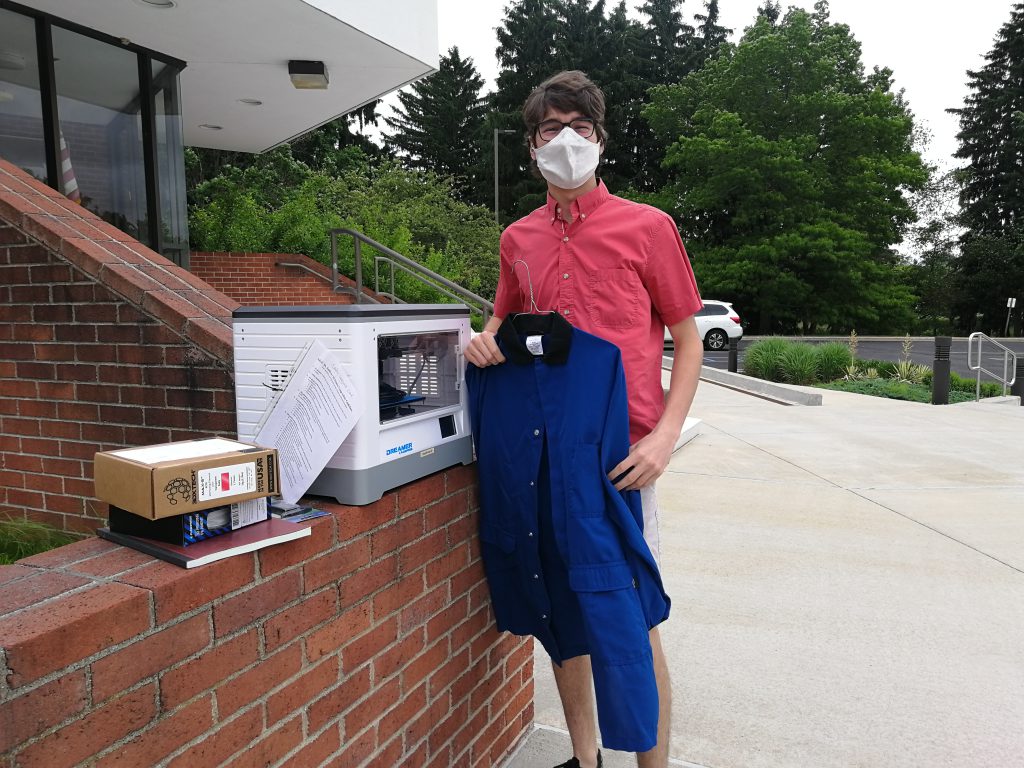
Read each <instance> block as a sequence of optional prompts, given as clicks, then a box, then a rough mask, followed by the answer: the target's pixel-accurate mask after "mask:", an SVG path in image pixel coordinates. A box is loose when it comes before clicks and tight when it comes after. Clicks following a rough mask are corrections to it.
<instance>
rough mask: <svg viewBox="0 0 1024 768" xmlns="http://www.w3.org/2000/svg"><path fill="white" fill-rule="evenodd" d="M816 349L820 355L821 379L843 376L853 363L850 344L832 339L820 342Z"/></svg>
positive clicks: (826, 379) (819, 369) (819, 371)
mask: <svg viewBox="0 0 1024 768" xmlns="http://www.w3.org/2000/svg"><path fill="white" fill-rule="evenodd" d="M815 349H816V352H817V355H818V378H819V379H820V380H821V381H833V380H835V379H841V378H843V376H844V374H846V372H847V369H848V368H849V367H850V366H851V365H852V364H853V355H852V354H851V353H850V347H849V345H848V344H843V343H842V342H838V341H830V342H827V343H825V344H820V345H819V346H817V347H816V348H815Z"/></svg>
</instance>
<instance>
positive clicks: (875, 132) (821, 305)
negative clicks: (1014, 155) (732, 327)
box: [644, 2, 928, 333]
mask: <svg viewBox="0 0 1024 768" xmlns="http://www.w3.org/2000/svg"><path fill="white" fill-rule="evenodd" d="M644 114H645V116H646V117H648V119H649V120H650V121H651V124H652V126H653V128H654V131H655V134H656V135H657V136H658V137H659V138H660V139H661V140H662V141H663V142H665V144H666V145H668V150H667V152H666V159H665V165H666V168H667V169H668V171H669V173H670V174H671V178H670V183H668V184H667V185H666V186H665V187H664V188H663V189H662V190H661V191H660V192H659V193H658V194H657V195H656V196H655V197H654V201H655V202H656V203H657V204H659V205H661V206H662V207H663V208H664V209H665V210H667V211H669V212H671V213H673V214H675V215H676V216H678V218H679V220H680V221H682V223H683V226H684V230H685V232H686V235H687V240H688V242H689V244H690V248H691V253H692V255H693V263H694V269H695V270H696V272H697V275H698V278H699V279H700V281H701V284H702V289H703V291H704V293H705V294H706V295H709V296H710V295H720V296H721V297H723V298H728V299H730V300H733V301H736V302H737V304H738V305H739V306H741V307H743V308H744V311H745V313H746V314H747V315H749V316H751V317H754V318H756V319H757V325H758V330H759V331H760V332H762V333H767V332H772V331H794V330H802V331H804V332H811V331H812V330H815V329H819V328H821V327H823V326H827V327H828V328H829V329H831V330H832V331H843V332H844V331H849V330H850V329H852V328H856V329H857V330H861V331H868V330H876V331H901V330H907V328H908V327H909V325H910V324H911V323H912V322H913V315H912V305H913V302H914V297H913V294H912V292H911V289H910V286H909V283H908V276H907V274H906V270H904V269H901V266H900V258H899V256H898V255H897V254H896V253H895V251H894V250H893V245H894V244H896V243H898V242H899V241H900V240H901V239H902V236H903V233H904V231H905V229H906V227H907V226H908V224H909V223H910V222H911V221H912V220H913V219H914V211H913V208H912V207H911V205H910V204H909V202H908V200H907V197H906V195H907V193H909V192H913V191H914V190H916V189H918V188H920V187H921V186H922V185H923V184H924V182H925V181H926V179H927V176H928V174H927V169H926V168H925V166H924V164H923V163H922V160H921V157H920V155H919V154H918V153H917V152H915V151H914V149H913V147H912V128H913V120H912V116H911V114H910V112H909V110H908V108H907V106H906V105H905V104H903V103H902V100H901V98H900V97H899V95H898V94H893V93H892V91H891V89H890V87H889V73H888V72H887V71H886V70H879V71H875V72H873V73H871V74H865V72H864V67H863V64H862V63H861V61H860V45H859V44H858V43H857V41H856V40H855V39H854V38H853V37H852V36H851V34H850V31H849V29H848V28H847V27H846V26H845V25H838V24H831V23H830V22H829V21H828V9H827V4H825V3H822V2H819V3H818V4H817V5H816V7H815V13H814V14H808V13H807V12H805V11H802V10H799V9H796V8H791V9H790V11H789V13H787V15H786V17H785V18H784V20H783V21H782V22H781V23H779V24H778V25H777V26H773V25H772V24H771V23H770V21H769V20H768V19H767V18H765V17H763V16H762V17H759V18H758V20H757V21H756V22H755V24H754V26H753V27H751V28H749V29H748V30H747V32H746V34H745V35H744V37H743V39H742V41H741V42H740V44H739V45H738V46H737V47H736V48H735V49H726V50H725V51H724V52H723V54H722V55H721V56H720V57H719V58H718V59H715V60H713V61H710V62H709V63H708V64H707V65H706V66H705V67H704V68H703V69H701V70H699V71H697V72H695V73H693V74H691V75H689V76H688V77H686V78H685V79H684V80H683V81H682V82H681V83H680V84H678V85H675V86H659V87H656V88H655V89H653V91H652V95H651V105H650V107H648V108H647V109H646V110H645V112H644Z"/></svg>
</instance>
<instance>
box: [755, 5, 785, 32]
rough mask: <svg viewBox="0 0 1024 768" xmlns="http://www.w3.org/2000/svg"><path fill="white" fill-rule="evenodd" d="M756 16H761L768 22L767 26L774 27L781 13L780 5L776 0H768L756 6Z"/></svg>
mask: <svg viewBox="0 0 1024 768" xmlns="http://www.w3.org/2000/svg"><path fill="white" fill-rule="evenodd" d="M757 15H758V18H762V19H764V20H765V21H767V22H768V26H770V27H774V26H775V25H777V24H778V23H779V17H780V16H781V15H782V6H781V4H780V3H779V2H778V0H768V1H767V2H766V3H765V4H764V5H759V6H757Z"/></svg>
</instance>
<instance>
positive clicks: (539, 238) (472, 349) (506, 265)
mask: <svg viewBox="0 0 1024 768" xmlns="http://www.w3.org/2000/svg"><path fill="white" fill-rule="evenodd" d="M604 114H605V105H604V96H603V94H602V93H601V90H600V89H599V88H598V87H597V86H596V85H595V84H594V83H592V82H591V81H590V80H589V79H588V78H587V77H586V75H584V74H583V73H582V72H578V71H571V72H561V73H559V74H557V75H555V76H553V77H551V78H549V79H548V80H546V81H545V82H543V83H541V85H539V86H538V87H537V88H535V89H534V90H533V92H532V93H531V94H530V96H529V97H528V98H527V100H526V103H525V105H524V107H523V120H524V122H525V124H526V133H527V141H528V143H529V147H530V157H531V158H532V159H533V160H534V161H535V163H536V169H537V170H539V172H540V174H541V175H542V176H543V177H544V179H545V180H546V181H547V184H548V200H547V204H546V205H545V206H543V207H542V208H539V209H537V210H536V211H534V212H533V213H531V214H529V215H528V216H526V217H524V218H523V219H520V220H519V221H517V222H515V223H514V224H512V225H511V226H509V227H508V228H507V229H506V230H505V231H504V233H503V234H502V238H501V275H500V277H499V279H498V290H497V295H496V297H495V303H494V317H492V318H491V319H490V321H488V323H487V325H486V327H485V328H484V330H483V331H482V332H481V333H480V334H478V335H477V336H475V337H474V338H473V340H472V341H471V342H470V344H469V345H468V347H467V348H466V359H467V361H468V362H470V363H472V364H473V365H476V366H478V367H484V366H488V365H497V364H500V363H504V362H505V357H504V356H503V355H502V353H501V350H500V348H499V346H498V344H497V343H496V340H495V334H496V333H497V331H498V328H499V327H500V326H501V324H502V321H503V320H504V318H505V317H506V316H507V315H509V314H510V313H515V312H538V311H541V312H543V311H554V312H557V313H559V314H560V315H561V316H562V317H564V319H566V320H568V321H569V322H570V323H572V324H573V325H575V326H576V327H578V328H580V329H581V330H583V331H586V332H588V333H591V334H593V335H595V336H599V337H601V338H603V339H605V340H606V341H610V342H612V343H613V344H616V345H617V346H618V347H619V349H620V350H621V352H622V359H623V368H624V370H625V375H626V390H627V398H628V405H629V427H630V443H631V445H630V450H629V455H628V457H627V458H626V459H625V460H623V461H622V462H621V463H620V464H619V465H618V466H616V467H615V468H614V469H613V470H612V471H611V472H610V473H609V478H611V479H612V480H613V481H615V480H616V479H617V482H615V487H616V488H618V489H619V490H625V489H629V490H638V491H640V493H641V498H642V502H643V513H644V538H645V540H646V541H647V544H648V546H649V547H650V549H651V552H652V553H653V555H654V557H655V559H657V558H658V555H659V551H658V550H659V547H658V526H657V500H656V497H655V494H654V482H655V480H657V479H658V477H660V476H661V474H662V473H663V472H664V471H665V468H666V466H667V465H668V462H669V458H670V457H671V454H672V449H673V447H674V446H675V443H676V440H677V439H678V437H679V432H680V430H681V429H682V425H683V421H684V420H685V418H686V414H687V412H688V411H689V408H690V404H691V403H692V401H693V396H694V393H695V391H696V388H697V380H698V377H699V374H700V366H701V362H702V359H703V345H702V342H701V339H700V338H699V336H698V333H697V327H696V324H695V323H694V320H693V314H694V313H695V312H696V311H697V310H698V309H700V307H701V301H700V296H699V294H698V291H697V285H696V282H695V280H694V277H693V271H692V270H691V268H690V263H689V260H688V258H687V256H686V252H685V250H684V248H683V244H682V241H681V240H680V238H679V233H678V231H677V230H676V227H675V224H674V223H673V221H672V219H671V217H669V216H668V215H666V214H665V213H663V212H661V211H659V210H657V209H655V208H652V207H650V206H646V205H641V204H639V203H633V202H630V201H627V200H624V199H622V198H619V197H616V196H614V195H611V194H610V193H609V192H608V190H607V188H606V187H605V186H604V184H603V183H602V182H601V181H600V180H599V179H598V178H597V177H596V175H595V172H596V170H597V165H598V163H599V160H600V155H601V153H602V152H603V151H604V144H605V140H606V138H607V134H606V132H605V129H604V125H603V123H604ZM666 325H667V326H668V328H669V331H670V333H671V335H672V338H673V340H674V342H675V349H676V354H675V362H674V364H673V366H672V375H671V384H670V386H669V391H668V395H667V397H666V396H665V394H664V391H663V389H662V385H661V361H662V349H663V343H664V328H665V326H666ZM650 642H651V650H652V653H653V658H654V671H655V676H656V681H657V688H658V703H659V713H658V715H659V716H658V743H657V746H655V747H654V749H651V750H650V751H648V752H643V753H638V754H637V763H638V765H639V766H640V767H641V768H655V767H657V768H664V766H667V764H668V740H669V724H670V722H669V721H670V713H671V687H670V683H669V677H668V667H667V664H666V661H665V655H664V652H663V649H662V646H661V638H660V636H659V634H658V628H657V627H654V628H653V629H651V630H650ZM553 669H554V675H555V681H556V684H557V686H558V693H559V696H560V698H561V701H562V708H563V710H564V712H565V718H566V722H567V724H568V728H569V735H570V737H571V739H572V746H573V757H572V759H570V760H568V761H567V762H565V763H563V764H562V766H560V767H558V768H594V767H595V766H598V765H600V754H599V752H598V749H597V728H596V724H595V719H594V703H593V702H594V700H593V690H592V684H591V670H590V661H589V657H587V656H577V657H575V658H571V659H567V660H565V662H564V663H563V665H562V666H561V667H559V666H558V665H553Z"/></svg>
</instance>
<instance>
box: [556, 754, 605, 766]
mask: <svg viewBox="0 0 1024 768" xmlns="http://www.w3.org/2000/svg"><path fill="white" fill-rule="evenodd" d="M602 765H603V763H602V762H601V753H600V752H598V753H597V768H601V766H602ZM555 768H580V761H579V759H578V758H576V757H572V758H570V759H568V760H566V761H565V762H564V763H560V764H559V765H556V766H555Z"/></svg>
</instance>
